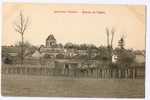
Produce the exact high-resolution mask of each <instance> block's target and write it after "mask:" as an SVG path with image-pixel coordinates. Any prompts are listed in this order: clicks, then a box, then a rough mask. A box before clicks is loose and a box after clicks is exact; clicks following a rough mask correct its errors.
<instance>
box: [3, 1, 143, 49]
mask: <svg viewBox="0 0 150 100" xmlns="http://www.w3.org/2000/svg"><path fill="white" fill-rule="evenodd" d="M145 9H146V8H145V6H143V5H102V4H101V5H100V4H99V5H94V4H30V3H24V4H23V3H4V4H3V32H2V45H14V44H15V43H17V42H18V41H20V40H21V36H20V34H19V33H17V32H16V31H15V30H14V23H16V22H18V20H19V13H20V11H22V13H23V15H24V16H25V17H28V18H29V22H30V24H29V26H28V28H27V30H26V31H25V33H24V38H25V41H28V42H30V43H31V44H33V45H37V46H40V45H41V44H45V40H46V38H47V37H48V35H50V34H53V35H54V37H55V38H56V40H57V43H62V44H65V43H67V42H72V43H75V44H82V43H88V44H94V45H96V46H101V45H107V35H106V28H108V29H109V30H110V31H111V29H114V30H115V35H114V40H113V47H117V46H118V40H119V39H120V38H121V37H122V36H123V35H124V39H125V48H129V49H131V48H133V49H139V50H143V49H145V34H146V32H145ZM83 12H84V13H83ZM85 12H86V13H85ZM92 12H93V13H92Z"/></svg>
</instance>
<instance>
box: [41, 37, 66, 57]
mask: <svg viewBox="0 0 150 100" xmlns="http://www.w3.org/2000/svg"><path fill="white" fill-rule="evenodd" d="M39 51H40V53H41V54H42V55H44V54H48V55H50V56H51V57H56V56H57V55H58V54H63V55H64V54H65V51H64V49H63V47H62V46H60V45H59V44H57V41H56V39H55V37H54V36H53V35H52V34H50V35H49V36H48V37H47V38H46V41H45V46H44V45H41V47H40V49H39Z"/></svg>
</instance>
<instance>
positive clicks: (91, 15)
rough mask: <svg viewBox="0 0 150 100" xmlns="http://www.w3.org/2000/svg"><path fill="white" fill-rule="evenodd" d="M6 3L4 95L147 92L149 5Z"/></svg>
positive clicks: (141, 94)
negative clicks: (147, 25) (146, 61)
mask: <svg viewBox="0 0 150 100" xmlns="http://www.w3.org/2000/svg"><path fill="white" fill-rule="evenodd" d="M2 8H3V15H2V16H3V22H2V30H3V31H2V46H1V47H2V57H1V60H2V61H1V70H2V71H1V95H2V96H21V97H85V98H144V97H145V52H146V51H145V40H146V39H145V36H146V32H145V31H146V23H145V20H146V14H145V12H146V6H144V5H104V4H36V3H35V4H34V3H3V5H2Z"/></svg>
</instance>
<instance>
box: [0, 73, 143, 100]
mask: <svg viewBox="0 0 150 100" xmlns="http://www.w3.org/2000/svg"><path fill="white" fill-rule="evenodd" d="M144 87H145V85H144V79H134V80H132V79H110V80H108V79H106V80H105V79H98V80H97V79H93V78H79V79H75V78H71V77H51V76H27V75H26V76H25V75H7V76H6V75H2V95H3V96H38V97H39V96H41V97H43V96H52V97H56V96H57V97H108V98H109V97H114V98H120V97H121V98H127V97H131V98H144V94H145V92H144V91H145V89H144Z"/></svg>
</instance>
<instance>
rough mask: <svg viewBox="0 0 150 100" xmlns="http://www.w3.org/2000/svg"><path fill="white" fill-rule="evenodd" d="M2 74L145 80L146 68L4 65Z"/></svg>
mask: <svg viewBox="0 0 150 100" xmlns="http://www.w3.org/2000/svg"><path fill="white" fill-rule="evenodd" d="M2 74H10V75H11V74H18V75H19V74H20V75H46V76H68V77H69V76H70V77H75V78H80V77H92V78H97V79H111V78H114V79H121V78H125V79H126V78H129V79H135V78H144V77H145V68H144V67H137V66H135V67H126V68H118V67H116V68H111V67H108V68H107V67H97V68H87V69H80V68H74V69H63V70H62V69H59V68H50V67H48V66H41V65H36V66H35V65H32V66H31V65H26V66H25V65H24V66H19V65H2Z"/></svg>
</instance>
